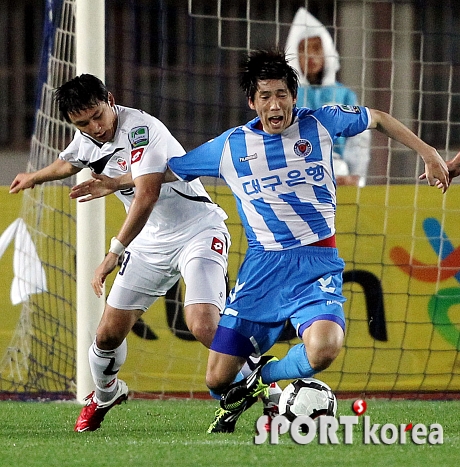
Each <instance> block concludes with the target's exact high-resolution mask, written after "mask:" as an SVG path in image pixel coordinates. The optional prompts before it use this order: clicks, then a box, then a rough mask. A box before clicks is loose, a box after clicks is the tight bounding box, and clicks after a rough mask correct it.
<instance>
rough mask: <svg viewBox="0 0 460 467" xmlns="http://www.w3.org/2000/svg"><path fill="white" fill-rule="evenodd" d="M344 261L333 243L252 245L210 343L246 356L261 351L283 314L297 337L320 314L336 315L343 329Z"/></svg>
mask: <svg viewBox="0 0 460 467" xmlns="http://www.w3.org/2000/svg"><path fill="white" fill-rule="evenodd" d="M344 267H345V264H344V262H343V260H342V259H341V258H340V257H339V256H338V252H337V249H336V248H329V247H311V246H304V247H299V248H293V249H290V250H282V251H262V250H255V249H251V248H250V249H249V250H248V252H247V254H246V257H245V259H244V261H243V263H242V265H241V268H240V271H239V273H238V278H237V282H236V284H235V287H234V288H233V289H232V290H231V292H230V294H229V297H228V299H227V303H226V306H225V309H224V310H223V312H222V316H221V319H220V321H219V327H218V329H217V332H216V335H215V337H214V340H213V342H212V344H211V349H212V350H215V351H216V352H220V353H224V354H228V355H235V356H239V357H244V358H247V357H248V356H249V355H252V354H254V355H262V354H264V353H265V352H266V351H267V350H269V349H270V348H271V347H272V346H273V345H274V344H275V343H276V341H277V340H278V338H279V336H280V334H281V332H282V331H283V329H284V326H285V322H286V320H290V321H291V323H292V325H293V326H294V328H295V329H296V332H297V335H298V336H299V337H301V336H302V334H303V332H304V331H305V329H307V328H308V327H309V326H310V325H311V324H312V323H313V322H315V321H318V320H329V321H334V322H336V323H337V324H339V325H340V326H341V327H342V329H345V316H344V312H343V303H344V302H345V297H344V296H343V295H342V273H343V269H344Z"/></svg>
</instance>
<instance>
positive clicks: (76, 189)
mask: <svg viewBox="0 0 460 467" xmlns="http://www.w3.org/2000/svg"><path fill="white" fill-rule="evenodd" d="M92 177H93V178H90V179H89V180H85V181H84V182H82V183H79V184H78V185H75V186H73V187H72V188H71V190H70V195H69V196H70V197H71V198H72V199H77V198H81V199H79V200H78V201H79V202H80V203H84V202H85V201H91V200H92V199H97V198H102V197H103V196H107V195H110V193H113V192H114V191H117V185H116V183H114V179H113V178H110V177H107V176H106V175H102V174H94V173H93V174H92Z"/></svg>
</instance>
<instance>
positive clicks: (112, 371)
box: [88, 339, 128, 402]
mask: <svg viewBox="0 0 460 467" xmlns="http://www.w3.org/2000/svg"><path fill="white" fill-rule="evenodd" d="M127 353H128V346H127V343H126V339H125V340H123V342H122V344H121V345H120V346H119V347H117V348H116V349H114V350H102V349H100V348H98V347H97V345H96V340H94V342H93V344H92V345H91V347H90V348H89V351H88V358H89V366H90V369H91V375H92V377H93V381H94V384H95V385H96V400H98V401H99V402H108V401H109V400H111V399H112V398H113V396H114V395H115V392H116V390H117V387H118V378H117V374H118V371H119V370H120V368H121V366H122V365H123V363H125V361H126V356H127Z"/></svg>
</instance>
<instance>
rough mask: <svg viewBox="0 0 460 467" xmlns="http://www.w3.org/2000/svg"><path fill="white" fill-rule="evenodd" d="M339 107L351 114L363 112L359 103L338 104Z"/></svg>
mask: <svg viewBox="0 0 460 467" xmlns="http://www.w3.org/2000/svg"><path fill="white" fill-rule="evenodd" d="M337 107H338V108H339V109H341V110H343V111H344V112H348V113H350V114H359V113H361V109H360V108H359V107H358V106H357V105H344V104H338V105H337Z"/></svg>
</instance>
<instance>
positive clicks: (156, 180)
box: [91, 173, 165, 297]
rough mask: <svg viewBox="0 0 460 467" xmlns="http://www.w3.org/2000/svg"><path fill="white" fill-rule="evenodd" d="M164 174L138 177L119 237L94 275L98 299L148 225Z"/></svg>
mask: <svg viewBox="0 0 460 467" xmlns="http://www.w3.org/2000/svg"><path fill="white" fill-rule="evenodd" d="M164 177H165V175H164V173H151V174H146V175H141V176H139V177H136V179H135V180H134V186H135V188H136V190H135V195H134V198H133V200H132V202H131V205H130V206H129V210H128V214H127V216H126V219H125V221H124V223H123V225H122V226H121V229H120V231H119V232H118V234H117V236H116V237H115V238H114V239H112V242H111V246H110V250H109V253H107V256H106V257H105V259H104V261H103V262H102V263H101V264H100V266H98V268H97V269H96V271H95V273H94V277H93V280H92V282H91V285H92V286H93V290H94V292H95V293H96V295H97V296H98V297H100V296H101V294H102V285H103V284H104V282H105V279H106V277H107V275H108V274H110V273H111V272H112V271H113V270H114V269H115V267H116V266H117V264H118V257H119V256H120V255H121V254H123V252H124V249H125V248H126V247H127V246H128V245H129V244H130V243H131V242H132V241H133V240H134V238H135V237H136V236H137V235H138V234H139V232H140V231H141V230H142V228H143V227H144V225H145V224H146V222H147V220H148V218H149V216H150V214H151V212H152V209H153V207H154V206H155V203H156V202H157V200H158V197H159V196H160V189H161V184H162V183H163V181H164Z"/></svg>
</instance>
